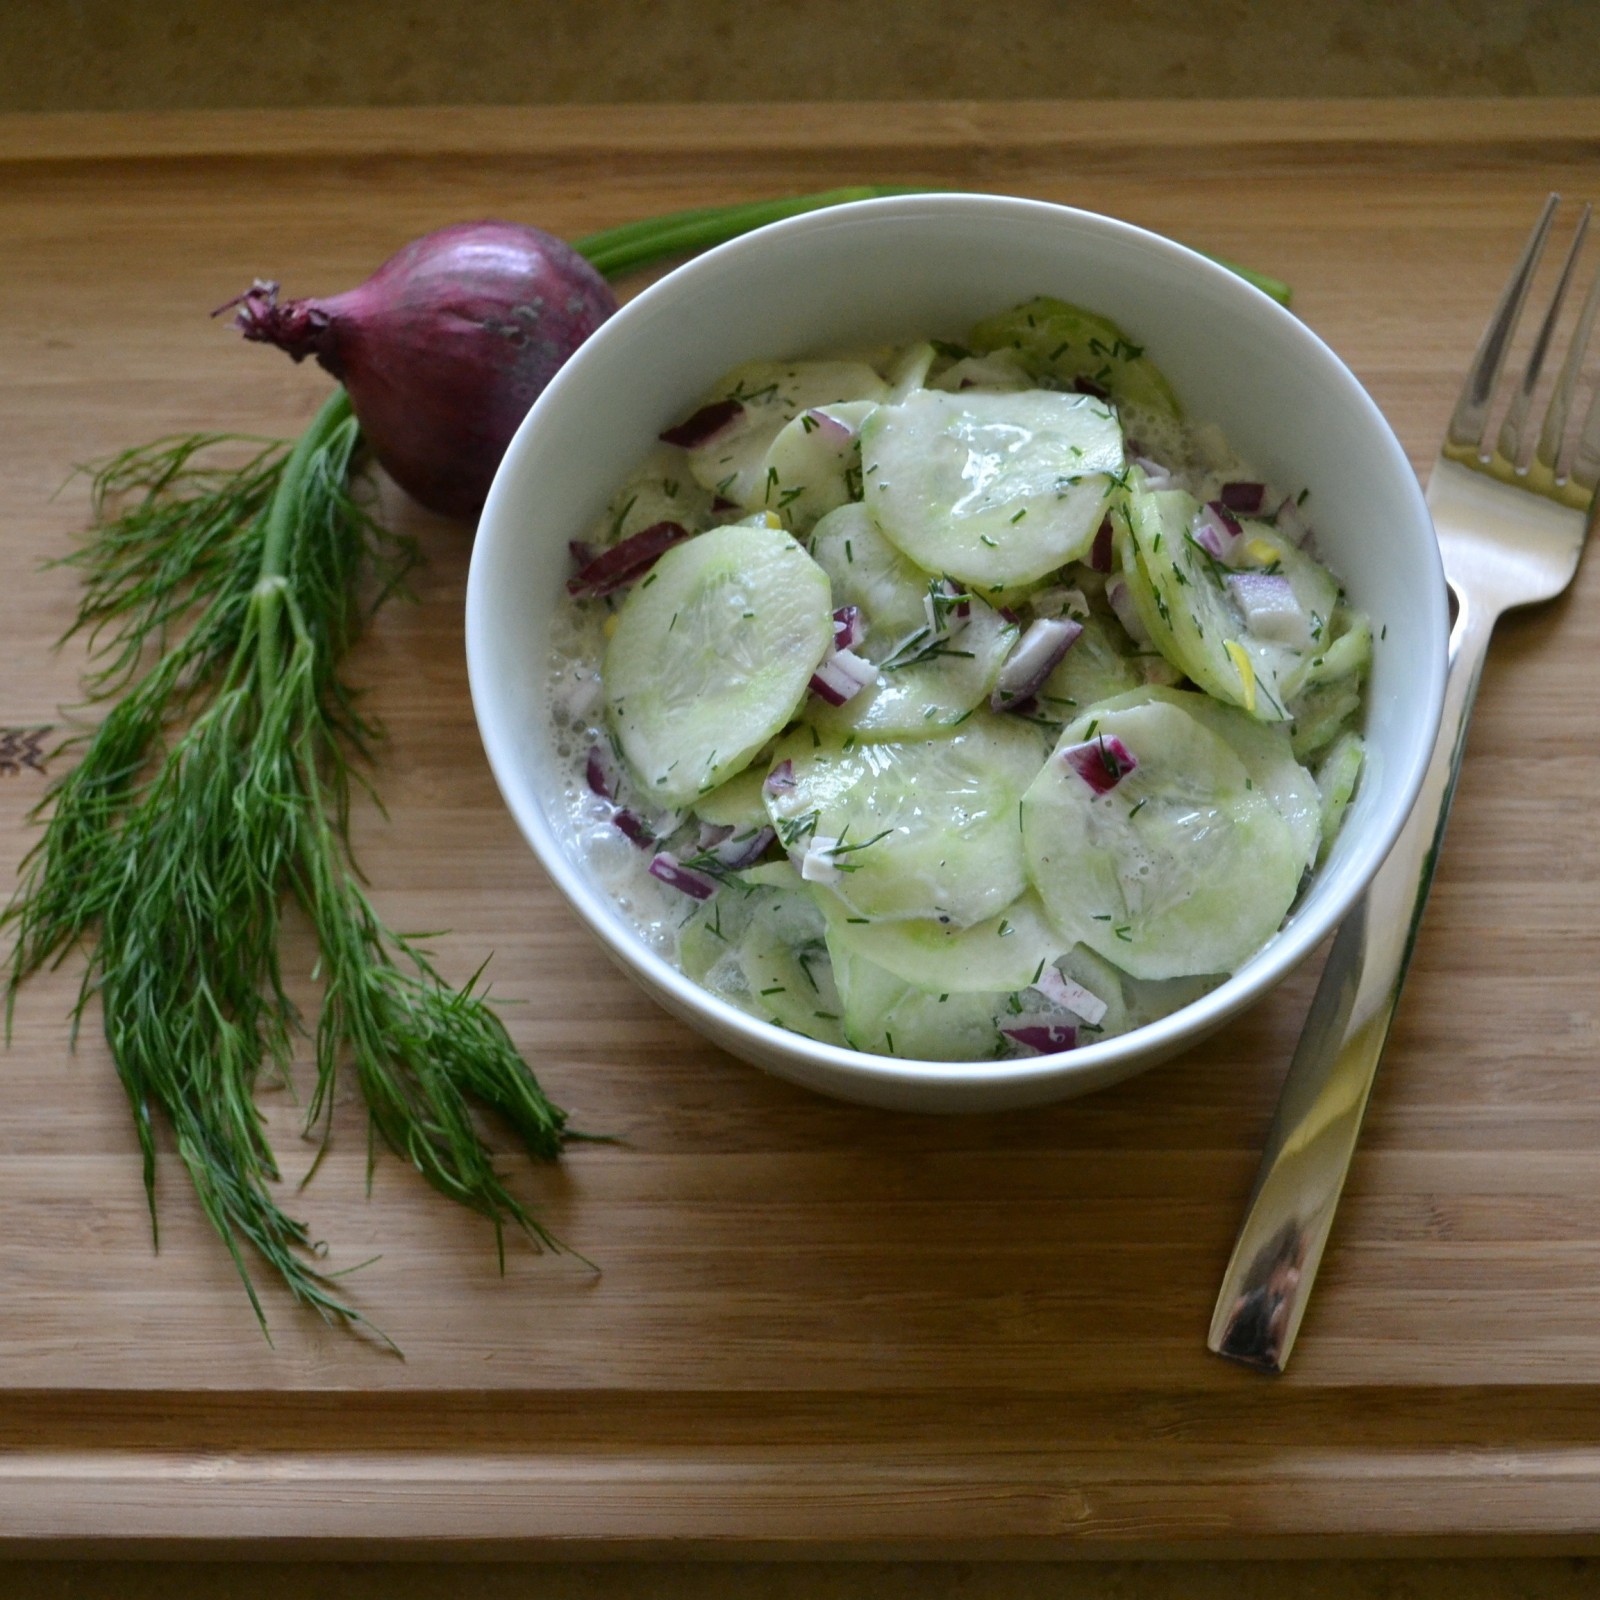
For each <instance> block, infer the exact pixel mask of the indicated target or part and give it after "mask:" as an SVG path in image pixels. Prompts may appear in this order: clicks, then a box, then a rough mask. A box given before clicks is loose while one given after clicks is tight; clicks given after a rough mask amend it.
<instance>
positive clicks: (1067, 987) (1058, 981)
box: [1033, 967, 1107, 1028]
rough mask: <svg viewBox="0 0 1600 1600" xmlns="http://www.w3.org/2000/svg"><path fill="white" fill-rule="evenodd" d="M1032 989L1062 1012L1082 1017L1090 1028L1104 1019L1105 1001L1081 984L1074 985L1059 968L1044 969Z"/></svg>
mask: <svg viewBox="0 0 1600 1600" xmlns="http://www.w3.org/2000/svg"><path fill="white" fill-rule="evenodd" d="M1033 987H1034V988H1035V989H1037V990H1038V991H1039V993H1040V994H1042V995H1043V996H1044V997H1045V999H1046V1000H1053V1001H1054V1002H1055V1003H1056V1004H1057V1005H1058V1006H1060V1007H1061V1008H1062V1009H1063V1010H1065V1011H1071V1012H1074V1013H1075V1014H1076V1015H1078V1016H1080V1017H1082V1018H1083V1020H1084V1021H1085V1022H1087V1023H1088V1024H1089V1026H1090V1027H1091V1028H1093V1027H1096V1026H1098V1025H1099V1023H1100V1022H1101V1021H1102V1020H1103V1019H1104V1017H1105V1014H1106V1009H1107V1007H1106V1003H1105V1001H1104V1000H1102V999H1101V998H1100V996H1099V995H1097V994H1094V993H1092V992H1091V991H1090V990H1088V989H1085V988H1084V986H1083V985H1082V984H1081V983H1074V982H1073V981H1072V979H1071V978H1069V977H1067V976H1066V974H1065V973H1063V972H1062V971H1061V969H1060V968H1059V967H1046V968H1045V969H1044V971H1043V972H1041V973H1040V974H1039V976H1038V977H1037V978H1036V979H1035V980H1034V984H1033Z"/></svg>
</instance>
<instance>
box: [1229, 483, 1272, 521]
mask: <svg viewBox="0 0 1600 1600" xmlns="http://www.w3.org/2000/svg"><path fill="white" fill-rule="evenodd" d="M1218 498H1219V499H1220V500H1221V502H1222V504H1223V505H1225V506H1226V507H1227V508H1228V510H1230V511H1242V512H1243V513H1244V514H1245V516H1247V517H1253V516H1255V515H1256V513H1257V512H1258V511H1260V510H1261V507H1262V504H1263V502H1264V501H1265V500H1266V498H1267V486H1266V484H1264V483H1244V482H1235V483H1225V484H1223V486H1222V488H1221V489H1220V490H1219V491H1218Z"/></svg>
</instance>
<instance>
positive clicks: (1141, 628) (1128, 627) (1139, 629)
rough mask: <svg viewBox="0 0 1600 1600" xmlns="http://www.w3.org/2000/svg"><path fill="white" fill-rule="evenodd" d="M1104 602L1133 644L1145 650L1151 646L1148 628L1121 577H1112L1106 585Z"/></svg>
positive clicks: (1152, 642)
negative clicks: (1114, 614)
mask: <svg viewBox="0 0 1600 1600" xmlns="http://www.w3.org/2000/svg"><path fill="white" fill-rule="evenodd" d="M1106 604H1107V605H1109V606H1110V607H1111V609H1112V610H1113V611H1114V612H1115V613H1116V617H1117V621H1118V622H1120V623H1121V624H1122V626H1123V629H1124V631H1125V632H1126V633H1127V635H1128V637H1129V638H1130V639H1132V640H1133V642H1134V643H1135V644H1137V645H1139V646H1141V647H1142V648H1143V649H1146V650H1148V649H1151V648H1152V647H1153V644H1154V641H1153V640H1152V639H1151V637H1150V630H1149V629H1148V628H1146V627H1145V625H1144V618H1143V617H1141V616H1140V615H1139V608H1138V606H1137V605H1136V604H1135V603H1134V599H1133V594H1132V592H1131V591H1130V590H1129V588H1128V586H1127V584H1126V583H1124V582H1123V580H1122V579H1121V578H1113V579H1112V580H1111V582H1110V583H1108V584H1107V585H1106Z"/></svg>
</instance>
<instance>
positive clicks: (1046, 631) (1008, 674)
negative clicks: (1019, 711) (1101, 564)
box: [989, 617, 1083, 711]
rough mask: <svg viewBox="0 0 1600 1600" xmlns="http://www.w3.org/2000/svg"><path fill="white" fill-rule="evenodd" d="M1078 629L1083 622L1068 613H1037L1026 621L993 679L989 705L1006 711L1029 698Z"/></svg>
mask: <svg viewBox="0 0 1600 1600" xmlns="http://www.w3.org/2000/svg"><path fill="white" fill-rule="evenodd" d="M1082 633H1083V624H1082V623H1081V622H1075V621H1074V620H1073V619H1072V618H1071V617H1040V618H1039V620H1038V621H1037V622H1031V623H1029V624H1028V631H1027V632H1026V633H1024V634H1023V636H1022V637H1021V638H1020V639H1019V640H1018V641H1017V643H1016V647H1015V648H1014V649H1013V650H1012V652H1011V654H1010V655H1009V656H1007V657H1006V661H1005V665H1004V666H1003V667H1001V669H1000V676H999V677H998V678H996V679H995V684H994V693H993V694H991V695H990V696H989V705H990V708H991V709H992V710H994V711H1009V710H1011V709H1013V708H1014V707H1016V706H1019V705H1021V704H1022V703H1024V702H1025V701H1028V700H1031V699H1032V698H1033V695H1034V692H1035V691H1036V690H1037V689H1038V687H1039V685H1040V684H1041V683H1043V682H1044V680H1045V679H1046V678H1048V677H1049V676H1050V674H1051V673H1052V672H1054V671H1055V669H1056V664H1057V663H1058V662H1059V661H1060V660H1061V658H1062V657H1063V656H1064V655H1065V654H1066V653H1067V651H1069V650H1070V649H1071V648H1072V647H1073V645H1075V644H1076V643H1077V642H1078V639H1079V637H1080V636H1081V635H1082Z"/></svg>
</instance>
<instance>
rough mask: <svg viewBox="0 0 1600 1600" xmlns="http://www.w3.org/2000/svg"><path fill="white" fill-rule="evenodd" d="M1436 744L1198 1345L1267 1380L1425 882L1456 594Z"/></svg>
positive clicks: (1444, 776)
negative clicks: (1208, 1326) (1264, 1375)
mask: <svg viewBox="0 0 1600 1600" xmlns="http://www.w3.org/2000/svg"><path fill="white" fill-rule="evenodd" d="M1457 601H1458V605H1459V607H1460V609H1459V610H1458V612H1457V615H1456V622H1455V626H1454V627H1453V628H1452V629H1451V632H1450V656H1449V671H1448V675H1447V677H1446V680H1445V696H1444V712H1443V717H1442V720H1441V722H1440V727H1439V737H1438V740H1437V742H1436V743H1435V745H1434V748H1433V755H1432V758H1431V759H1430V761H1429V763H1428V768H1427V772H1426V774H1425V775H1424V777H1423V780H1422V788H1421V790H1420V792H1419V794H1418V796H1417V801H1416V804H1415V806H1414V807H1413V808H1412V811H1411V815H1410V817H1409V818H1408V819H1407V821H1406V824H1405V826H1404V828H1403V829H1402V830H1401V833H1400V836H1399V838H1398V839H1397V840H1396V841H1395V845H1394V848H1393V850H1392V851H1391V852H1390V854H1389V857H1388V859H1387V860H1386V861H1385V862H1384V864H1383V866H1382V867H1380V868H1379V870H1378V873H1377V875H1376V877H1374V878H1373V880H1372V883H1371V885H1370V886H1369V887H1368V889H1367V891H1366V893H1365V894H1364V895H1363V896H1362V898H1361V899H1360V900H1359V901H1358V902H1357V904H1356V907H1355V909H1354V910H1353V911H1352V912H1351V913H1350V915H1349V916H1348V917H1347V918H1346V919H1345V921H1344V923H1343V925H1342V926H1341V927H1340V929H1339V932H1338V935H1337V936H1336V937H1335V939H1334V942H1333V948H1332V950H1331V951H1330V952H1329V955H1328V961H1327V965H1326V966H1325V967H1324V968H1323V972H1322V981H1321V982H1320V983H1319V984H1318V986H1317V992H1316V996H1315V998H1314V999H1313V1000H1312V1002H1311V1010H1310V1012H1309V1014H1308V1016H1307V1018H1306V1025H1305V1029H1304V1031H1303V1032H1302V1033H1301V1035H1300V1043H1299V1046H1298V1047H1297V1049H1296V1050H1295V1053H1294V1060H1293V1061H1292V1062H1290V1064H1289V1072H1288V1076H1287V1077H1286V1078H1285V1079H1284V1084H1283V1091H1282V1093H1281V1095H1280V1097H1279V1100H1278V1109H1277V1112H1276V1114H1275V1115H1274V1117H1273V1121H1272V1128H1271V1131H1270V1132H1269V1134H1268V1135H1267V1142H1266V1148H1265V1149H1264V1151H1263V1152H1262V1157H1261V1167H1260V1170H1259V1171H1258V1172H1257V1174H1256V1182H1255V1188H1254V1190H1253V1191H1252V1193H1251V1197H1250V1201H1249V1204H1248V1205H1247V1206H1246V1208H1245V1215H1244V1220H1243V1223H1242V1224H1241V1226H1240V1228H1239V1236H1238V1238H1237V1239H1236V1240H1235V1241H1234V1246H1233V1254H1232V1256H1231V1257H1230V1258H1229V1261H1228V1266H1227V1270H1226V1271H1225V1272H1224V1274H1223V1278H1222V1287H1221V1291H1220V1293H1219V1294H1218V1297H1217V1305H1216V1310H1215V1311H1214V1312H1213V1313H1212V1317H1211V1331H1210V1334H1209V1335H1208V1337H1207V1340H1206V1343H1207V1346H1208V1347H1209V1348H1210V1349H1212V1350H1214V1351H1216V1352H1217V1354H1219V1355H1223V1356H1228V1357H1230V1358H1232V1359H1233V1360H1236V1361H1241V1362H1243V1363H1244V1364H1246V1365H1247V1366H1252V1367H1256V1368H1258V1369H1259V1370H1261V1371H1263V1372H1281V1371H1282V1370H1283V1368H1284V1366H1285V1365H1286V1364H1287V1362H1288V1360H1289V1352H1290V1351H1291V1350H1292V1349H1293V1348H1294V1340H1295V1335H1296V1333H1298V1332H1299V1329H1300V1318H1301V1316H1302V1315H1303V1314H1304V1312H1305V1308H1306V1302H1307V1301H1308V1300H1309V1299H1310V1297H1311V1285H1312V1283H1313V1281H1314V1280H1315V1278H1316V1275H1317V1267H1318V1265H1319V1264H1320V1262H1321V1260H1322V1251H1323V1246H1324V1245H1325V1244H1326V1243H1327V1239H1328V1232H1329V1230H1330V1228H1331V1227H1332V1225H1333V1214H1334V1210H1335V1208H1336V1207H1337V1206H1338V1204H1339V1195H1340V1192H1341V1191H1342V1190H1343V1188H1344V1181H1345V1175H1346V1173H1348V1171H1349V1170H1350V1158H1351V1156H1352V1154H1353V1153H1354V1151H1355V1145H1356V1137H1357V1135H1358V1134H1359V1132H1360V1130H1361V1118H1362V1115H1363V1113H1364V1112H1365V1111H1366V1108H1367V1097H1368V1095H1369V1094H1370V1092H1371V1089H1372V1081H1373V1079H1374V1078H1375V1077H1376V1076H1377V1072H1378V1062H1379V1060H1380V1059H1381V1057H1382V1055H1383V1047H1384V1043H1385V1041H1386V1040H1387V1039H1388V1037H1389V1024H1390V1023H1391V1021H1392V1020H1393V1018H1394V1013H1395V1007H1396V1005H1397V1004H1398V1003H1399V999H1400V990H1401V987H1402V985H1403V984H1404V983H1405V976H1406V967H1407V965H1408V964H1409V962H1410V959H1411V951H1412V947H1413V945H1414V944H1415V942H1416V935H1417V928H1418V926H1419V924H1420V923H1421V921H1422V909H1423V906H1424V905H1425V904H1426V903H1427V899H1428V890H1429V888H1430V886H1431V885H1432V882H1433V869H1434V862H1435V860H1436V859H1437V856H1438V850H1439V845H1440V843H1441V842H1442V841H1443V838H1444V829H1445V822H1446V820H1447V818H1448V817H1449V814H1450V801H1451V798H1452V796H1453V795H1454V793H1455V786H1456V776H1457V774H1458V773H1459V772H1460V770H1461V756H1462V751H1463V749H1464V748H1465V745H1466V735H1467V723H1468V720H1469V719H1470V717H1471V715H1472V703H1473V701H1474V699H1475V698H1476V696H1477V692H1478V679H1479V677H1480V675H1481V673H1482V671H1483V661H1484V656H1485V655H1486V654H1487V652H1488V648H1489V637H1490V635H1491V633H1492V632H1493V631H1494V624H1495V618H1496V613H1495V612H1494V611H1492V610H1487V609H1479V608H1476V607H1474V606H1473V605H1472V604H1471V603H1470V602H1469V600H1468V599H1467V597H1466V595H1465V594H1462V593H1458V595H1457Z"/></svg>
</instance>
